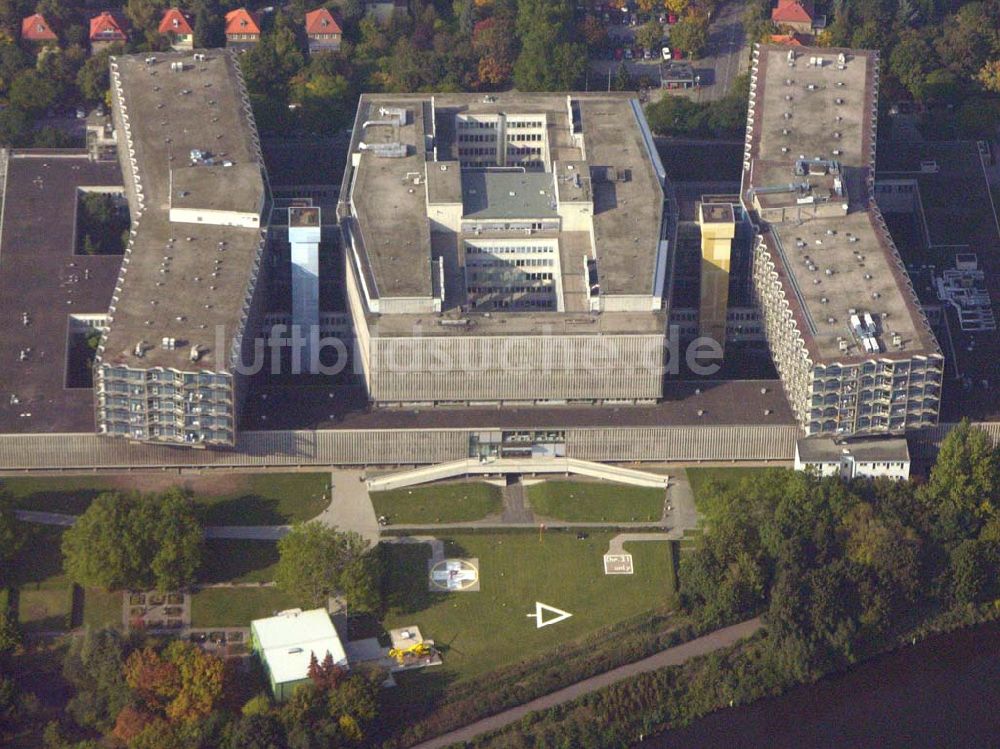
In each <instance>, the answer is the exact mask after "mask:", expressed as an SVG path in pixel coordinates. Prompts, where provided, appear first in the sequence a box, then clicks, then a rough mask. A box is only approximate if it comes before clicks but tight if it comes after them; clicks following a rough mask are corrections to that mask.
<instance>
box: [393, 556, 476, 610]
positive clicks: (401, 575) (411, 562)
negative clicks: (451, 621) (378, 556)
mask: <svg viewBox="0 0 1000 749" xmlns="http://www.w3.org/2000/svg"><path fill="white" fill-rule="evenodd" d="M382 548H384V549H385V551H384V553H385V554H386V558H385V560H384V564H383V569H384V570H385V572H384V574H383V578H382V586H383V587H382V590H383V591H384V592H385V595H384V601H385V605H386V606H387V607H388V608H391V609H395V610H396V611H397V612H399V613H401V614H412V613H415V612H417V611H423V610H424V609H426V608H428V607H429V606H431V605H432V604H434V603H436V602H438V601H440V600H441V596H445V595H449V594H448V593H434V592H432V591H431V590H430V589H429V587H428V577H427V575H428V572H429V569H428V562H429V561H430V558H431V546H430V544H426V543H394V544H383V545H382ZM445 554H446V555H447V556H448V557H465V556H467V552H466V551H465V549H463V548H462V547H461V546H459V545H457V544H455V543H453V542H451V541H448V542H446V545H445Z"/></svg>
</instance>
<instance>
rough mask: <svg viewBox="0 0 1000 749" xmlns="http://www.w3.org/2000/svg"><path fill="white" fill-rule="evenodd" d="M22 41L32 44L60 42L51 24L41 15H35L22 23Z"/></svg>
mask: <svg viewBox="0 0 1000 749" xmlns="http://www.w3.org/2000/svg"><path fill="white" fill-rule="evenodd" d="M21 40H22V41H25V42H30V43H31V44H47V43H51V42H57V41H59V39H58V37H56V33H55V32H54V31H53V30H52V27H51V26H50V25H49V22H48V21H46V20H45V16H43V15H42V14H41V13H35V14H34V15H31V16H28V17H27V18H25V19H24V20H23V21H21Z"/></svg>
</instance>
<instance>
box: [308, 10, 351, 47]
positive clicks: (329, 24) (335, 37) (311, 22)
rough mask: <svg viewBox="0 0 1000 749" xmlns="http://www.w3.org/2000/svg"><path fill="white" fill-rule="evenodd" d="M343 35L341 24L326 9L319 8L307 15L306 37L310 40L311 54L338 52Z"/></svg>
mask: <svg viewBox="0 0 1000 749" xmlns="http://www.w3.org/2000/svg"><path fill="white" fill-rule="evenodd" d="M341 34H342V29H341V28H340V24H339V23H337V19H336V18H334V17H333V14H332V13H331V12H330V11H329V10H327V9H326V8H317V9H316V10H312V11H309V12H308V13H306V37H308V39H309V54H314V53H316V52H336V51H337V50H338V49H340V39H341Z"/></svg>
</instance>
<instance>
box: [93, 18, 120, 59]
mask: <svg viewBox="0 0 1000 749" xmlns="http://www.w3.org/2000/svg"><path fill="white" fill-rule="evenodd" d="M126 28H127V27H126V24H125V20H124V19H123V18H122V17H121V16H119V15H118V14H116V13H112V12H110V11H107V10H105V11H101V13H100V14H99V15H96V16H94V17H93V18H91V19H90V50H91V52H100V51H101V50H102V49H104V48H106V47H109V46H111V45H112V44H115V43H118V42H120V43H122V44H124V43H125V42H127V41H128V33H127V32H126Z"/></svg>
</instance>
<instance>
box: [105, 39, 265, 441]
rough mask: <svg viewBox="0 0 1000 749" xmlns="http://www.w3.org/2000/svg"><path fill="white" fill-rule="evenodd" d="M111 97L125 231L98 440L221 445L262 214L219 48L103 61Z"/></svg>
mask: <svg viewBox="0 0 1000 749" xmlns="http://www.w3.org/2000/svg"><path fill="white" fill-rule="evenodd" d="M111 90H112V100H113V116H114V123H115V131H116V133H117V139H118V155H119V161H120V162H121V165H122V170H123V173H124V176H125V191H126V195H127V196H128V200H129V205H130V209H131V215H132V231H131V238H130V241H129V243H128V246H127V248H126V252H125V257H124V258H123V262H122V268H121V272H120V274H119V278H118V282H117V284H116V286H115V291H114V293H113V295H112V298H111V305H110V307H109V309H108V317H107V319H108V327H107V330H106V332H105V334H104V336H103V339H102V341H101V344H100V346H99V348H98V355H97V362H96V369H95V390H94V392H95V398H96V407H97V430H98V432H100V433H102V434H106V435H110V436H116V437H124V438H128V439H132V440H139V441H148V442H163V443H174V444H184V445H193V446H206V445H232V444H233V443H234V440H235V434H236V430H237V427H238V424H237V414H238V412H239V406H240V403H241V400H242V398H243V395H244V391H245V387H244V384H245V383H244V379H245V378H244V377H243V376H242V375H240V374H239V367H238V364H239V361H240V357H241V356H243V355H244V354H246V353H247V352H246V351H245V349H246V348H247V347H248V346H250V345H252V342H251V339H252V338H253V334H255V333H256V331H257V329H258V327H259V320H258V315H259V307H260V305H259V300H258V297H259V292H258V286H259V285H258V283H257V282H258V277H259V274H260V269H261V260H262V258H263V255H264V251H265V247H266V244H267V241H266V240H267V226H268V220H269V214H270V198H269V193H268V187H267V179H266V174H265V171H264V165H263V159H262V157H261V153H260V146H259V142H258V137H257V130H256V126H255V125H254V121H253V117H252V114H251V112H250V103H249V100H248V98H247V94H246V88H245V86H244V84H243V79H242V76H241V74H240V71H239V68H238V67H237V64H236V60H235V58H234V57H233V55H232V54H230V53H225V52H222V51H219V50H213V51H211V52H205V53H194V54H192V53H179V52H169V53H157V55H156V56H155V57H152V56H150V57H143V56H140V55H132V56H124V57H116V58H112V60H111ZM244 333H247V335H246V339H245V340H244ZM244 358H245V359H247V360H249V359H250V357H244Z"/></svg>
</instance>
